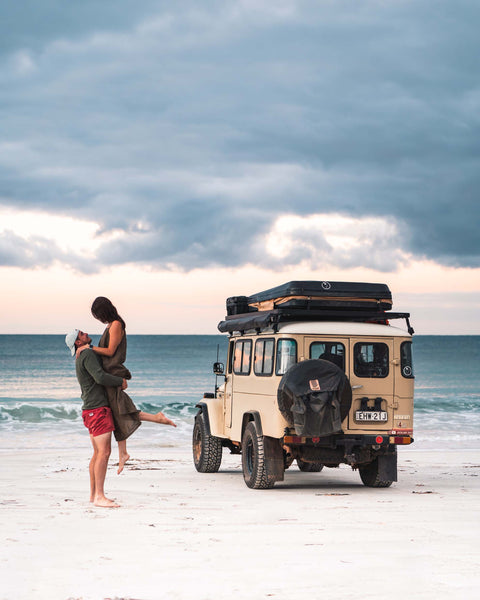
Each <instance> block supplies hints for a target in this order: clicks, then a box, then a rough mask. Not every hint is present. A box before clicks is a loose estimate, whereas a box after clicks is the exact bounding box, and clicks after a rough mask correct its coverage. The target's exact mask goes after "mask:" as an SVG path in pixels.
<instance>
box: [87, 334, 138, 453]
mask: <svg viewBox="0 0 480 600" xmlns="http://www.w3.org/2000/svg"><path fill="white" fill-rule="evenodd" d="M109 340H110V330H109V328H108V327H107V329H105V331H104V332H103V335H102V337H101V338H100V341H99V342H98V345H99V346H100V348H108V342H109ZM126 358H127V335H126V333H125V332H124V333H123V337H122V340H121V342H120V344H119V345H118V348H117V349H116V351H115V354H114V355H113V356H102V363H103V369H104V370H105V371H106V372H107V373H110V374H111V375H117V376H118V377H123V378H125V379H131V378H132V374H131V373H130V371H129V370H128V369H127V367H126V366H125V365H124V364H123V363H124V362H125V360H126ZM105 389H106V391H107V396H108V403H109V404H110V408H111V409H112V414H113V420H114V422H115V431H114V435H115V439H116V440H117V442H121V441H122V440H126V439H127V438H128V437H129V436H131V435H132V433H133V432H134V431H136V430H137V429H138V428H139V427H140V425H141V421H140V416H139V413H140V411H139V410H138V408H137V407H136V406H135V404H134V403H133V400H132V399H131V398H130V396H129V395H128V394H126V393H125V392H124V391H123V390H121V389H120V388H119V387H106V388H105Z"/></svg>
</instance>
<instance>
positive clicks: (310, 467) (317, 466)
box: [297, 458, 323, 473]
mask: <svg viewBox="0 0 480 600" xmlns="http://www.w3.org/2000/svg"><path fill="white" fill-rule="evenodd" d="M297 466H298V468H299V469H300V471H303V472H304V473H320V471H321V470H322V469H323V464H322V463H319V462H315V463H309V462H305V461H304V460H302V459H301V458H297Z"/></svg>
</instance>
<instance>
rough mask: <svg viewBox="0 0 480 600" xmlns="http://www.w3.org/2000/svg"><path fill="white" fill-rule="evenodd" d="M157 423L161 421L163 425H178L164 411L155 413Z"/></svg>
mask: <svg viewBox="0 0 480 600" xmlns="http://www.w3.org/2000/svg"><path fill="white" fill-rule="evenodd" d="M155 423H160V424H161V425H172V427H176V425H175V423H174V422H173V421H171V420H170V419H169V418H168V417H166V416H165V415H164V414H163V413H162V412H158V413H157V414H156V415H155Z"/></svg>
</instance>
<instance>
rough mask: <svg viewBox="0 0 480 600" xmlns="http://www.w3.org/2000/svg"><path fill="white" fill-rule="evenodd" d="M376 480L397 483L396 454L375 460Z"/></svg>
mask: <svg viewBox="0 0 480 600" xmlns="http://www.w3.org/2000/svg"><path fill="white" fill-rule="evenodd" d="M377 461H378V478H379V479H380V480H381V481H398V479H397V453H396V452H392V453H391V454H384V455H383V456H379V457H378V458H377Z"/></svg>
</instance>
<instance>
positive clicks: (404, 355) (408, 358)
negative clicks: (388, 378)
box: [400, 342, 414, 379]
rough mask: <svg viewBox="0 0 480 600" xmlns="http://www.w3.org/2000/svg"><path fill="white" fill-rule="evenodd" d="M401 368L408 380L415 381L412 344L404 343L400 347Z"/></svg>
mask: <svg viewBox="0 0 480 600" xmlns="http://www.w3.org/2000/svg"><path fill="white" fill-rule="evenodd" d="M400 366H401V369H402V375H403V376H404V377H406V378H407V379H413V378H414V374H413V361H412V342H403V344H402V345H401V346H400Z"/></svg>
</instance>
